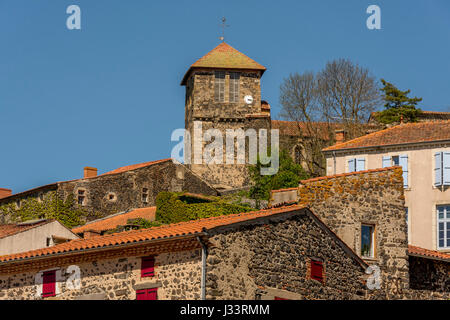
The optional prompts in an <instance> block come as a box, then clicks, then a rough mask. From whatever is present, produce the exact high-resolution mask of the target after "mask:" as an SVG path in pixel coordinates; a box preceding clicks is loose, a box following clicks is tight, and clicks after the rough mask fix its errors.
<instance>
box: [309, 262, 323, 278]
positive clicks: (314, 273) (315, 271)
mask: <svg viewBox="0 0 450 320" xmlns="http://www.w3.org/2000/svg"><path fill="white" fill-rule="evenodd" d="M311 279H314V280H317V281H320V282H323V264H322V262H321V261H315V260H311Z"/></svg>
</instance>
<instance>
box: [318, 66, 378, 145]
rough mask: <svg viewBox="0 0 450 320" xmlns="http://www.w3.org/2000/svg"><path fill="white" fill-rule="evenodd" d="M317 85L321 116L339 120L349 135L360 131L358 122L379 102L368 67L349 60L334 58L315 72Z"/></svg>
mask: <svg viewBox="0 0 450 320" xmlns="http://www.w3.org/2000/svg"><path fill="white" fill-rule="evenodd" d="M317 86H318V87H317V93H318V99H319V100H320V105H321V106H322V110H323V112H324V114H325V116H326V117H327V118H328V119H329V120H330V121H331V120H333V119H334V121H338V122H341V123H342V124H343V125H344V128H343V129H345V130H346V132H347V134H348V137H349V138H354V137H357V136H360V135H361V134H363V133H364V129H363V126H362V124H363V123H364V122H365V121H366V119H368V117H369V115H370V113H371V112H373V111H374V110H375V107H376V106H377V105H378V104H379V103H380V101H381V100H380V93H379V88H378V87H377V85H376V79H375V77H373V76H372V75H371V74H370V72H369V70H368V69H366V68H363V67H360V66H358V65H357V64H353V63H352V62H351V61H350V60H346V59H338V60H334V61H331V62H328V63H327V65H326V66H325V69H324V70H323V71H321V72H319V74H318V75H317Z"/></svg>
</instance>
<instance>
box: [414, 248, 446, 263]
mask: <svg viewBox="0 0 450 320" xmlns="http://www.w3.org/2000/svg"><path fill="white" fill-rule="evenodd" d="M408 254H411V255H417V256H423V257H428V258H437V259H439V260H447V261H449V262H450V254H448V253H443V252H439V251H435V250H428V249H424V248H420V247H416V246H411V245H408Z"/></svg>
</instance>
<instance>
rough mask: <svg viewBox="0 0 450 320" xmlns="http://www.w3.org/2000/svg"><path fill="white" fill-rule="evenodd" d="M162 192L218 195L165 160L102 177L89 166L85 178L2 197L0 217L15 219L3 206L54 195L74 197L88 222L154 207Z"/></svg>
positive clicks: (178, 165) (211, 188) (197, 178)
mask: <svg viewBox="0 0 450 320" xmlns="http://www.w3.org/2000/svg"><path fill="white" fill-rule="evenodd" d="M161 191H174V192H181V191H189V192H193V193H201V194H206V195H217V191H216V190H215V189H214V188H213V187H211V186H210V185H209V184H208V183H207V182H206V181H204V180H203V179H202V178H200V177H199V176H197V175H196V174H195V173H193V172H192V171H191V170H190V169H189V168H187V167H186V166H185V165H182V164H175V163H174V162H173V161H172V159H164V160H158V161H152V162H145V163H140V164H135V165H130V166H125V167H121V168H118V169H115V170H112V171H109V172H106V173H103V174H100V175H97V169H96V168H91V167H86V168H85V169H84V177H83V178H82V179H75V180H70V181H61V182H56V183H53V184H49V185H46V186H42V187H38V188H34V189H31V190H27V191H24V192H21V193H17V194H4V197H3V198H0V218H1V221H2V222H3V223H8V222H10V221H11V220H12V218H11V217H10V216H8V214H6V213H5V212H2V205H8V204H10V205H14V206H15V208H17V209H18V208H20V207H21V206H22V205H23V204H24V202H26V201H28V200H30V199H34V200H37V201H38V202H40V203H43V202H45V201H46V199H48V198H49V197H50V196H51V195H52V194H53V193H56V194H57V195H58V197H59V198H60V199H68V197H69V196H70V197H73V199H74V202H75V204H76V206H77V207H78V208H82V209H83V210H85V211H86V212H87V220H88V221H91V220H94V219H96V218H99V216H100V217H105V216H108V215H110V214H114V213H117V212H125V211H129V210H132V209H136V208H144V207H149V206H154V205H155V199H156V196H157V195H158V193H159V192H161Z"/></svg>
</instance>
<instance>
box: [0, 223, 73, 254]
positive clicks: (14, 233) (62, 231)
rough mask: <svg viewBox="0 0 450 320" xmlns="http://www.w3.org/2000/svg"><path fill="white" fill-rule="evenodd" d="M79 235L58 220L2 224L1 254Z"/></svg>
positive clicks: (47, 245)
mask: <svg viewBox="0 0 450 320" xmlns="http://www.w3.org/2000/svg"><path fill="white" fill-rule="evenodd" d="M78 238H79V237H78V236H77V235H76V234H75V233H73V232H72V231H70V230H69V229H67V228H66V227H65V226H63V225H62V224H61V223H60V222H58V221H56V220H45V219H41V220H30V221H26V222H22V223H17V224H3V225H0V255H8V254H14V253H19V252H26V251H30V250H35V249H41V248H46V247H50V246H54V245H57V244H59V243H64V242H67V241H70V240H74V239H78Z"/></svg>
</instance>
